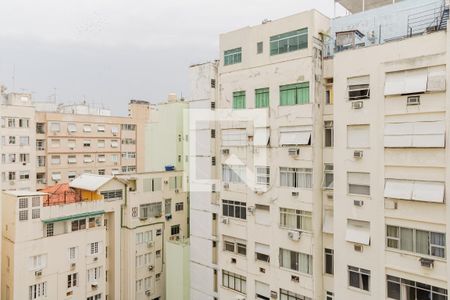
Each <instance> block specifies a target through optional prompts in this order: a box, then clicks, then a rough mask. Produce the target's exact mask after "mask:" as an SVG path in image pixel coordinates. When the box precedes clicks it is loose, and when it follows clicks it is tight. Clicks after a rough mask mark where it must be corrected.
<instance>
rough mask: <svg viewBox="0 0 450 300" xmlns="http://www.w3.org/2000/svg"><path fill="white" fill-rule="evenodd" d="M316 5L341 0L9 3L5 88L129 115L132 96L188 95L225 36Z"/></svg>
mask: <svg viewBox="0 0 450 300" xmlns="http://www.w3.org/2000/svg"><path fill="white" fill-rule="evenodd" d="M311 8H317V9H318V10H320V11H322V12H323V13H325V14H327V15H329V16H332V15H333V0H227V1H225V0H164V1H155V0H64V1H61V0H39V1H36V0H8V1H2V4H1V6H0V83H1V84H4V85H6V86H7V87H8V90H9V91H13V89H14V90H15V91H17V92H21V91H25V92H31V93H32V94H33V98H34V99H35V100H49V99H53V97H54V94H55V91H56V97H57V100H58V101H59V102H66V103H72V102H76V101H82V100H87V101H89V102H94V103H96V104H103V105H104V106H106V107H110V108H111V109H112V110H113V113H114V114H121V115H124V114H126V113H127V103H128V100H129V99H144V100H149V101H151V102H153V103H157V102H160V101H163V100H165V99H166V97H167V94H168V93H170V92H176V93H177V94H178V95H180V94H181V93H183V95H185V96H188V88H187V73H188V72H187V70H188V66H189V65H191V64H194V63H199V62H204V61H208V60H212V59H215V58H218V56H219V53H218V35H219V34H220V33H223V32H227V31H231V30H234V29H237V28H240V27H243V26H247V25H255V24H259V23H260V22H261V21H262V20H263V19H265V18H268V19H277V18H280V17H283V16H287V15H291V14H294V13H297V12H299V11H302V10H305V9H311ZM14 75H15V76H14ZM13 77H14V78H15V80H13Z"/></svg>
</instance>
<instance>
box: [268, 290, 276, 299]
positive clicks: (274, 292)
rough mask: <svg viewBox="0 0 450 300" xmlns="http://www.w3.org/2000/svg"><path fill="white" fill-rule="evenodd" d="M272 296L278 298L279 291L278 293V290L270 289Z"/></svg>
mask: <svg viewBox="0 0 450 300" xmlns="http://www.w3.org/2000/svg"><path fill="white" fill-rule="evenodd" d="M270 298H273V299H278V293H277V291H270Z"/></svg>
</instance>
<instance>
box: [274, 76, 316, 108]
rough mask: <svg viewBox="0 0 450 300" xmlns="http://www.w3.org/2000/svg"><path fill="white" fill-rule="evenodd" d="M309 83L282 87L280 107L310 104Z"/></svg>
mask: <svg viewBox="0 0 450 300" xmlns="http://www.w3.org/2000/svg"><path fill="white" fill-rule="evenodd" d="M308 103H309V82H302V83H294V84H288V85H282V86H280V106H287V105H297V104H308Z"/></svg>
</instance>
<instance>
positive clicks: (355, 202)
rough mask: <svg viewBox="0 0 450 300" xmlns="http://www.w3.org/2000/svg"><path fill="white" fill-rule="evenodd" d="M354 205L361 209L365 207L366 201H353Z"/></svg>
mask: <svg viewBox="0 0 450 300" xmlns="http://www.w3.org/2000/svg"><path fill="white" fill-rule="evenodd" d="M353 205H354V206H358V207H361V206H363V205H364V201H363V200H353Z"/></svg>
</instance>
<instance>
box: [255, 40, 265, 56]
mask: <svg viewBox="0 0 450 300" xmlns="http://www.w3.org/2000/svg"><path fill="white" fill-rule="evenodd" d="M263 50H264V44H263V42H258V43H256V54H261V53H263Z"/></svg>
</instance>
